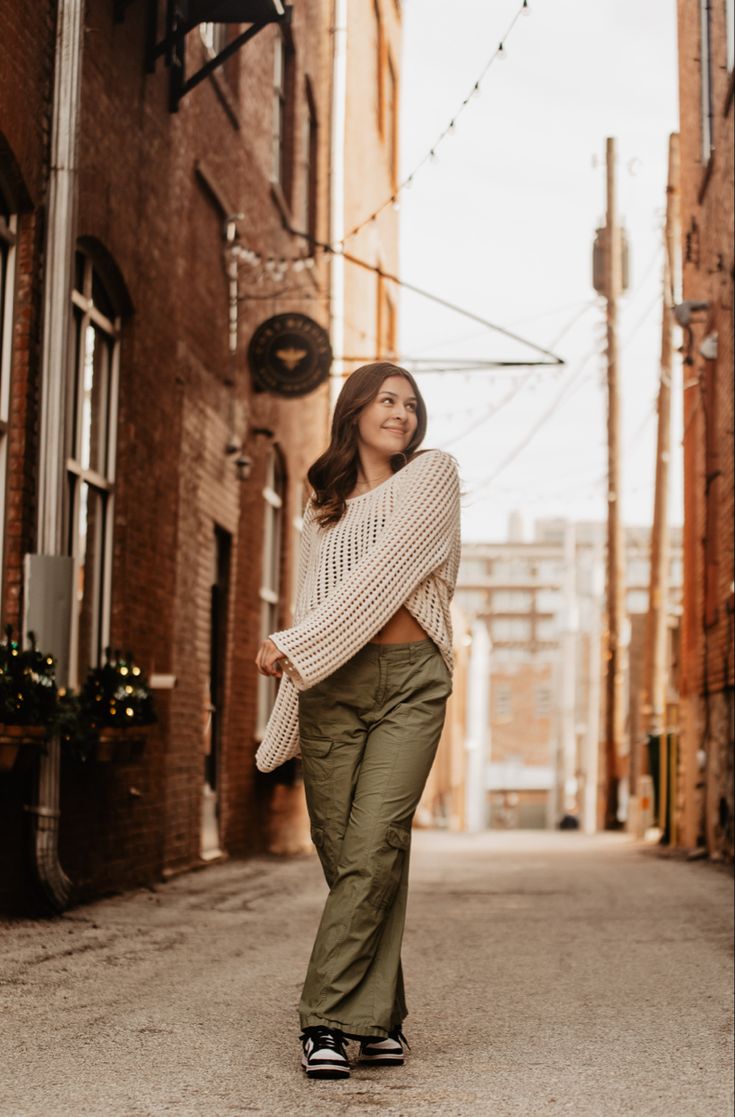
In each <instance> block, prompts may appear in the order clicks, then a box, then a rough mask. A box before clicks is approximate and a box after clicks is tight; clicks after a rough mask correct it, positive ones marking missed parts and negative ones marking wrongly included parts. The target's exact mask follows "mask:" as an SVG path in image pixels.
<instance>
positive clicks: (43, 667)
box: [0, 624, 56, 725]
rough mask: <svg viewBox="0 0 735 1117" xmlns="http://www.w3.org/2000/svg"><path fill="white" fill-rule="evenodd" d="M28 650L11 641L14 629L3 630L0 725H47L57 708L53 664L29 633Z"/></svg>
mask: <svg viewBox="0 0 735 1117" xmlns="http://www.w3.org/2000/svg"><path fill="white" fill-rule="evenodd" d="M28 639H29V641H30V645H31V646H30V648H25V649H24V648H21V647H20V644H19V643H18V641H17V640H14V639H13V626H12V625H9V624H8V625H6V626H5V639H4V640H2V641H0V723H2V724H4V725H49V724H50V723H51V722H52V720H53V717H54V711H55V708H56V678H55V667H56V660H55V659H54V657H53V656H50V655H44V654H43V652H40V651H39V650H38V648H37V647H36V638H35V636H34V634H33V633H32V632H29V633H28Z"/></svg>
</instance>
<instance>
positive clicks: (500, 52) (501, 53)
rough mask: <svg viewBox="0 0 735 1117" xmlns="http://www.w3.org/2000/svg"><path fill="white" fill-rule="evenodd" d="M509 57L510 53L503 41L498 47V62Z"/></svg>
mask: <svg viewBox="0 0 735 1117" xmlns="http://www.w3.org/2000/svg"><path fill="white" fill-rule="evenodd" d="M507 57H508V55H507V54H506V52H505V47H504V46H503V44H502V43H501V44H500V46H499V47H498V62H505V60H506V58H507Z"/></svg>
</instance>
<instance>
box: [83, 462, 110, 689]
mask: <svg viewBox="0 0 735 1117" xmlns="http://www.w3.org/2000/svg"><path fill="white" fill-rule="evenodd" d="M105 499H106V498H105V494H104V493H100V492H99V491H97V490H96V489H94V488H92V487H91V486H90V485H87V484H85V483H83V482H82V483H80V490H79V520H78V529H77V548H78V550H77V557H78V567H77V585H76V609H77V616H78V645H77V672H78V674H77V678H78V680H79V682H80V683H81V682H82V681H83V680H84V678H85V676H86V674H87V672H88V671H89V669H90V667H92V666H95V665H96V664H97V663H98V662H99V659H100V655H101V651H102V649H101V647H100V609H101V591H102V571H103V569H104V561H103V560H104V554H103V549H104V518H105Z"/></svg>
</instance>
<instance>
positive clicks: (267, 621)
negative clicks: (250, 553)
mask: <svg viewBox="0 0 735 1117" xmlns="http://www.w3.org/2000/svg"><path fill="white" fill-rule="evenodd" d="M285 496H286V469H285V465H284V462H283V458H282V456H281V453H280V451H279V450H278V449H277V447H275V446H274V447H272V449H271V451H270V457H269V459H268V472H267V474H266V481H265V485H264V487H263V501H264V514H265V522H264V524H263V565H262V568H261V569H262V573H261V582H260V639H261V641H263V640H265V638H266V636H270V634H271V632H275V631H276V630H277V629H278V618H279V615H280V605H281V567H282V546H283V512H284V501H285ZM277 684H278V680H277V679H273V678H269V677H267V676H265V675H258V722H257V726H256V731H255V734H256V737H257V738H258V740H261V739H262V737H263V734H264V733H265V726H266V722H267V721H268V715H269V714H270V712H271V709H272V707H273V703H274V701H275V697H276V687H277Z"/></svg>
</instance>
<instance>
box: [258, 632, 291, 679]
mask: <svg viewBox="0 0 735 1117" xmlns="http://www.w3.org/2000/svg"><path fill="white" fill-rule="evenodd" d="M283 658H284V654H283V652H282V651H281V650H280V648H277V647H276V645H275V644H274V643H273V641H272V640H270V639H268V640H264V641H263V643H262V644H261V645H260V648H259V649H258V654H257V655H256V657H255V666H256V667H257V668H258V670H259V671H260V673H261V675H270V676H272V677H273V678H275V679H280V678H281V676H282V675H283V670H282V668H281V667H280V666H279V663H278V661H279V660H280V659H283Z"/></svg>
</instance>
